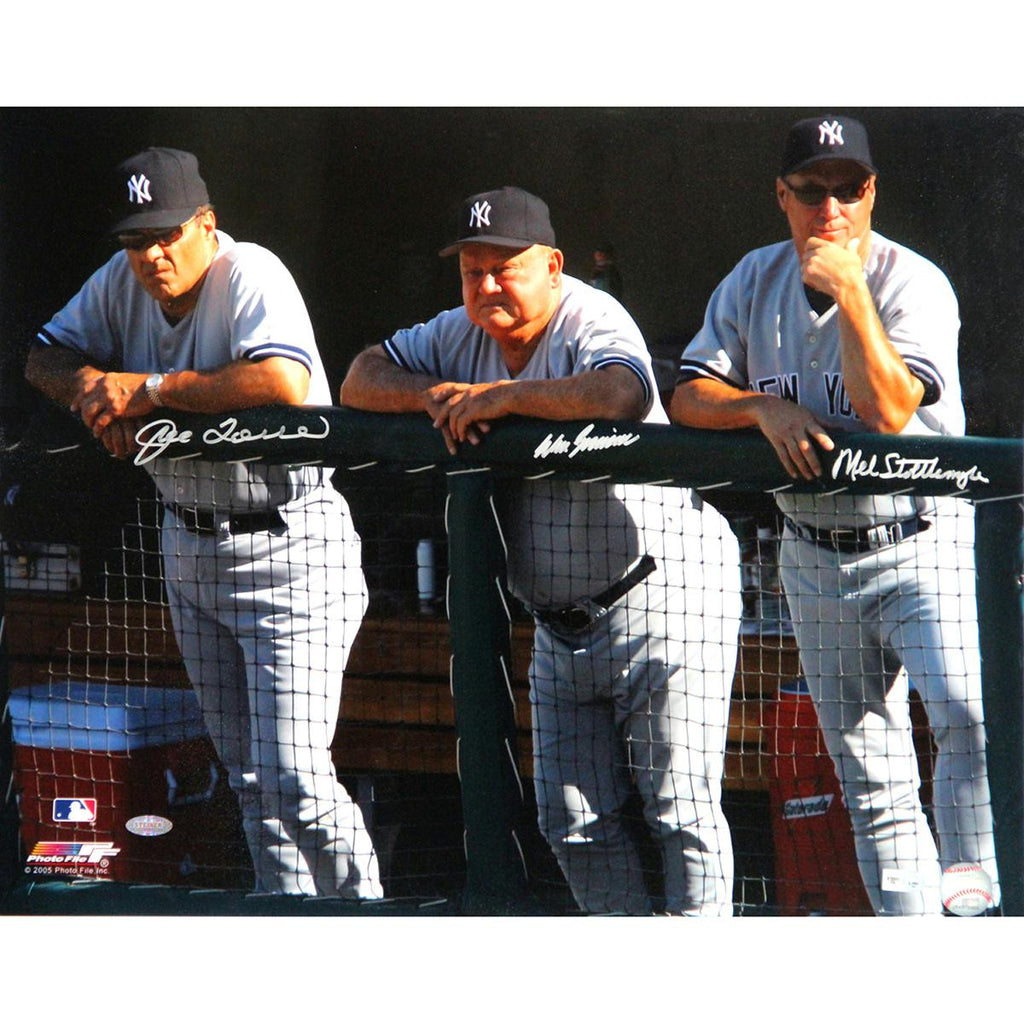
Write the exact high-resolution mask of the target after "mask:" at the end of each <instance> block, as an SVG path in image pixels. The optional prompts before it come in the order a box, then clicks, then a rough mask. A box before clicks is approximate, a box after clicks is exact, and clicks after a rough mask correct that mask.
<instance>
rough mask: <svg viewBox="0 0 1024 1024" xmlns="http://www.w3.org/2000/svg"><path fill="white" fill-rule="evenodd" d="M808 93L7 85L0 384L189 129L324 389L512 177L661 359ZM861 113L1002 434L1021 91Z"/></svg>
mask: <svg viewBox="0 0 1024 1024" xmlns="http://www.w3.org/2000/svg"><path fill="white" fill-rule="evenodd" d="M824 112H825V110H824V109H822V108H815V109H806V108H800V109H797V108H762V107H752V108H638V107H630V108H590V107H571V108H549V107H543V108H527V109H513V108H510V107H499V108H484V107H479V108H455V107H443V108H396V107H389V108H369V107H356V108H316V107H302V108H277V107H273V108H259V109H250V108H156V109H148V108H126V109H114V108H101V107H88V108H80V107H75V108H66V109H57V108H23V109H18V108H13V109H12V108H8V109H6V110H4V111H2V112H0V248H2V251H0V274H2V277H0V330H2V335H0V337H2V340H3V361H2V363H0V374H2V388H0V402H2V404H3V406H4V407H5V408H6V409H8V410H10V409H11V407H18V406H19V405H20V404H23V403H25V402H28V401H30V400H31V399H30V397H29V396H26V394H25V389H24V387H23V385H22V383H21V381H20V374H21V366H20V360H21V359H22V357H23V353H24V348H25V346H26V345H27V343H28V340H29V339H30V338H31V337H32V336H33V335H34V333H35V330H36V329H37V328H38V327H39V326H40V325H41V324H42V323H43V322H45V320H47V319H48V318H49V316H50V315H51V314H52V313H53V312H55V311H56V310H57V309H58V308H60V307H61V306H62V305H63V304H64V303H65V302H66V301H67V300H68V299H69V298H70V297H71V295H72V294H73V293H74V292H75V291H76V290H77V288H78V287H79V285H80V284H81V283H82V281H84V279H85V277H86V276H87V275H88V273H90V272H91V271H92V270H93V269H94V268H95V267H97V266H98V265H99V264H100V263H101V262H103V261H104V260H105V259H106V258H107V257H108V256H109V255H110V253H111V252H112V251H113V250H112V247H111V243H110V242H109V240H108V239H107V238H106V237H105V235H104V230H105V227H106V224H107V218H106V216H105V213H104V209H105V196H106V194H107V192H108V190H109V188H110V182H111V178H110V172H111V169H112V168H113V167H114V165H116V164H117V162H118V161H119V160H121V159H122V158H123V157H125V156H128V155H130V154H131V153H134V152H136V151H138V150H140V149H142V148H144V147H146V146H149V145H169V146H176V147H179V148H182V149H188V150H191V151H193V152H194V153H196V154H197V155H198V157H199V161H200V167H201V169H202V172H203V175H204V177H205V179H206V181H207V184H208V186H209V189H210V194H211V197H212V199H213V201H214V203H215V205H216V207H217V211H218V218H219V224H220V226H221V227H222V228H223V229H224V230H226V231H227V232H228V233H229V234H231V235H233V236H234V237H235V238H237V239H239V240H246V241H256V242H260V243H262V244H264V245H266V246H267V247H268V248H270V249H272V250H273V251H275V252H276V253H277V254H278V255H279V256H280V257H281V258H282V259H283V260H284V262H285V263H286V264H287V265H288V267H289V268H290V269H291V271H292V273H293V274H294V275H295V278H296V280H297V281H298V283H299V286H300V288H301V290H302V292H303V294H304V296H305V298H306V302H307V304H308V306H309V310H310V314H311V316H312V318H313V323H314V326H315V328H316V332H317V338H318V341H319V344H320V348H321V351H322V353H323V356H324V360H325V363H326V365H327V370H328V374H329V376H330V379H331V385H332V390H333V392H334V394H335V395H336V394H337V387H338V385H339V384H340V382H341V379H342V377H343V376H344V373H345V370H346V368H347V366H348V364H349V362H350V360H351V359H352V357H353V356H354V355H355V353H356V352H358V351H359V350H360V349H361V348H362V347H364V346H365V345H368V344H371V343H374V342H378V341H381V340H383V339H384V338H385V337H387V336H388V335H389V334H390V333H392V332H393V331H394V330H395V329H397V328H399V327H402V326H406V325H408V324H410V323H414V322H416V321H418V320H423V319H426V318H428V317H430V316H431V315H432V314H433V313H435V312H437V311H438V310H440V309H442V308H447V307H449V306H452V305H458V304H459V302H460V298H459V290H458V280H457V274H456V268H455V264H454V262H453V261H451V260H441V259H439V258H438V257H437V255H436V253H437V250H438V249H439V248H440V247H441V246H442V245H443V244H444V243H446V242H448V241H450V239H451V236H452V232H453V230H454V223H455V211H456V210H457V207H458V203H459V201H460V200H461V199H462V198H464V197H465V196H466V195H468V194H470V193H473V192H477V191H482V190H484V189H488V188H494V187H497V186H499V185H503V184H517V185H520V186H522V187H524V188H527V189H529V190H531V191H533V192H536V193H537V194H539V195H541V196H542V197H543V198H544V199H546V200H547V202H548V204H549V205H550V207H551V211H552V220H553V222H554V225H555V230H556V233H557V235H558V239H559V244H560V247H561V248H562V249H563V251H564V252H565V255H566V269H567V272H568V273H570V274H573V275H576V276H579V277H583V278H586V277H587V276H588V274H589V272H590V268H591V254H592V252H593V250H594V249H595V248H597V247H599V246H603V245H612V246H614V247H615V248H616V251H617V253H618V258H619V264H620V267H621V270H622V274H623V277H624V279H625V285H626V293H625V304H626V305H627V307H628V308H629V309H630V311H631V312H632V314H633V315H634V317H635V318H636V320H637V322H638V323H639V325H640V327H641V329H642V330H643V332H644V335H645V337H646V338H647V340H648V343H649V345H650V347H651V349H652V351H653V352H654V353H655V355H656V356H657V357H659V360H660V366H661V367H662V368H663V369H664V368H665V367H671V364H672V361H674V359H675V357H676V356H677V355H678V352H679V351H680V349H681V348H682V346H683V345H684V344H685V342H686V341H687V340H688V339H689V338H690V337H691V336H692V335H693V333H694V332H695V331H696V330H697V328H698V327H699V326H700V322H701V319H702V316H703V310H704V306H705V304H706V302H707V299H708V297H709V295H710V293H711V291H712V290H713V288H714V287H715V285H716V284H717V283H718V281H719V280H720V279H721V278H722V276H723V275H724V274H725V273H727V272H728V270H729V269H730V268H731V267H732V266H733V264H734V263H735V262H736V261H737V260H738V259H739V258H740V256H742V255H743V254H744V253H745V252H747V251H748V250H749V249H751V248H753V247H755V246H759V245H764V244H767V243H770V242H774V241H778V240H780V239H782V238H785V237H786V236H787V228H786V223H785V219H784V217H783V215H782V214H781V212H780V211H779V210H778V208H777V206H776V204H775V198H774V191H773V187H774V178H775V174H776V171H777V164H778V158H779V153H780V150H781V144H782V140H783V137H784V135H785V132H786V130H787V129H788V127H789V125H790V124H791V123H792V122H793V121H795V120H796V119H798V118H800V117H805V116H817V115H818V114H822V113H824ZM840 113H844V114H849V115H853V116H857V117H860V118H861V119H862V120H863V121H864V122H865V123H866V124H867V125H868V128H869V131H870V133H871V136H872V144H873V150H874V156H875V161H876V163H877V165H878V166H879V168H880V175H879V184H878V202H877V204H876V207H875V215H874V227H875V228H876V230H878V231H879V232H881V233H882V234H884V235H887V236H888V237H890V238H892V239H894V240H895V241H899V242H902V243H904V244H906V245H909V246H910V247H911V248H913V249H916V250H917V251H919V252H920V253H922V254H923V255H925V256H927V257H928V258H930V259H932V260H933V261H935V262H936V263H938V264H939V266H940V267H942V269H943V270H945V271H946V273H947V274H948V275H949V277H950V279H951V281H952V282H953V286H954V288H955V289H956V291H957V294H958V297H959V300H960V309H961V319H962V321H963V327H962V329H961V338H960V362H961V375H962V380H963V384H964V390H965V404H966V406H967V411H968V433H971V434H976V435H988V436H1004V437H1020V436H1021V432H1022V415H1021V414H1022V403H1021V398H1020V388H1019V383H1018V382H1019V378H1020V368H1021V357H1022V354H1024V351H1022V349H1024V347H1022V345H1021V331H1022V328H1021V323H1022V312H1024V311H1022V304H1024V260H1022V255H1024V253H1022V249H1024V246H1022V237H1024V236H1022V225H1024V188H1022V186H1024V109H1022V108H980V109H979V108H881V107H874V108H863V109H857V108H844V109H843V110H841V111H840Z"/></svg>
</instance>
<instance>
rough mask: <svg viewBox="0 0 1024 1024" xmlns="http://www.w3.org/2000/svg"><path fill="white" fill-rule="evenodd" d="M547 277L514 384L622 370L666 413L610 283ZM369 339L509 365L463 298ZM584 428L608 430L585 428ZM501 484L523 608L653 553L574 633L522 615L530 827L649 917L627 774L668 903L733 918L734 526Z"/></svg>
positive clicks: (670, 498) (479, 377)
mask: <svg viewBox="0 0 1024 1024" xmlns="http://www.w3.org/2000/svg"><path fill="white" fill-rule="evenodd" d="M562 280H563V295H562V300H561V303H560V305H559V307H558V309H557V311H556V313H555V315H554V316H553V318H552V319H551V321H550V322H549V324H548V326H547V328H546V330H545V332H544V335H543V337H542V339H541V341H540V344H539V347H538V348H537V350H536V351H535V352H534V354H533V356H532V358H531V360H530V362H529V364H528V365H527V366H526V368H525V369H524V370H523V372H522V373H521V374H520V375H519V379H529V380H551V379H556V378H564V377H570V376H574V375H576V374H582V373H588V372H590V371H593V370H599V369H600V368H601V367H605V366H610V365H621V366H625V367H628V368H629V369H630V370H632V371H633V372H634V373H635V374H636V376H637V379H638V380H639V381H640V383H641V385H642V386H643V388H644V393H645V396H646V402H645V409H646V412H645V421H646V422H657V423H663V422H665V420H666V417H665V414H664V410H663V409H662V408H661V405H660V401H659V399H658V397H657V392H656V389H655V381H654V374H653V371H652V367H651V362H650V358H649V356H648V353H647V347H646V345H645V344H644V341H643V338H642V336H641V334H640V331H639V329H638V328H637V326H636V324H635V323H634V322H633V320H632V319H631V318H630V317H629V315H628V314H627V313H626V311H625V310H624V309H623V308H622V306H621V305H619V303H618V302H617V301H616V300H615V299H614V298H612V297H611V296H610V295H608V294H606V293H603V292H600V291H597V290H596V289H594V288H592V287H590V286H589V285H586V284H584V283H582V282H580V281H577V280H575V279H573V278H571V277H567V276H564V275H563V278H562ZM384 347H385V349H386V351H387V352H388V353H389V354H390V356H391V358H392V359H394V360H395V361H396V362H397V363H398V364H399V365H401V366H404V367H406V368H407V369H409V370H411V371H416V372H421V373H428V374H433V375H435V376H437V377H440V378H442V379H445V380H455V381H460V382H481V381H492V380H504V379H507V378H508V376H509V372H508V368H507V367H506V366H505V364H504V361H503V360H502V358H501V354H500V351H499V349H498V346H497V344H496V343H495V342H494V341H493V340H492V339H490V338H489V337H488V336H487V335H486V334H485V333H484V332H483V331H482V330H481V329H480V328H478V327H475V326H474V325H473V324H472V323H471V322H470V321H469V319H468V318H467V316H466V313H465V311H464V310H463V309H461V308H460V309H455V310H450V311H448V312H445V313H442V314H440V315H439V316H438V317H436V318H435V319H434V320H431V321H430V322H429V323H427V324H420V325H418V326H416V327H413V328H411V329H409V330H406V331H400V332H399V333H398V334H396V335H395V336H394V337H392V338H391V339H390V340H389V341H387V342H385V345H384ZM594 432H595V433H600V434H601V435H605V434H607V433H608V431H607V430H606V429H604V428H602V427H601V426H600V425H599V424H595V431H594ZM555 436H556V437H557V431H555ZM566 440H567V441H569V444H570V446H571V445H573V444H574V443H575V438H566ZM544 466H545V464H544V463H543V461H538V471H539V472H543V470H544ZM512 490H513V493H512V494H511V495H510V498H509V501H508V504H507V505H506V506H505V507H504V509H503V514H502V516H501V518H502V522H503V527H504V532H505V536H506V539H507V541H508V544H507V548H508V556H509V580H510V586H511V588H512V590H513V592H514V593H515V594H516V595H517V596H518V597H520V599H521V600H523V601H524V603H526V605H527V606H528V607H530V608H531V609H534V610H535V611H536V610H543V609H551V608H561V607H564V606H566V605H569V604H576V603H577V602H582V603H584V604H586V603H588V602H587V599H589V598H592V597H596V596H598V595H599V594H600V593H601V592H602V591H604V590H605V589H606V588H607V587H608V586H609V584H611V583H613V582H615V581H617V580H618V579H620V578H621V577H622V576H623V575H624V574H625V573H626V571H627V569H629V567H630V566H631V565H633V564H634V563H636V562H637V561H638V560H639V558H640V557H641V556H642V555H644V554H649V555H652V556H654V558H655V561H656V564H657V568H656V569H655V571H653V572H652V573H651V574H650V575H649V576H647V577H646V578H645V579H643V580H642V581H641V582H639V583H638V584H636V585H635V586H633V587H632V588H631V589H630V590H629V591H628V592H627V593H626V594H624V595H623V596H621V597H620V598H619V599H618V600H616V601H614V602H613V603H612V604H611V606H610V607H609V608H608V609H607V610H603V609H602V610H595V609H593V607H592V606H591V608H590V610H591V615H592V617H591V620H590V622H589V624H588V625H586V626H584V627H581V628H579V629H566V628H561V627H559V626H555V625H551V624H550V622H549V621H548V622H546V621H544V620H543V619H542V618H538V619H537V626H536V632H535V636H534V651H533V659H532V662H531V666H530V694H531V702H532V707H533V747H534V784H535V788H536V793H537V805H538V812H539V821H540V827H541V831H542V832H543V834H544V835H545V837H546V838H547V840H548V843H549V844H550V845H551V848H552V850H553V851H554V854H555V856H556V858H557V860H558V863H559V865H560V866H561V868H562V871H563V873H564V874H565V876H566V878H567V880H568V881H569V885H570V887H571V889H572V892H573V895H574V896H575V898H576V900H577V902H578V903H579V905H580V906H581V907H582V908H584V909H585V910H588V911H591V912H595V913H604V912H617V913H628V914H642V913H646V912H649V911H650V909H651V903H650V897H649V894H648V889H647V885H646V882H645V880H644V873H643V870H642V867H641V862H640V858H639V853H638V850H637V849H636V846H635V843H634V841H633V839H632V838H631V837H630V835H629V833H628V829H627V828H625V826H624V823H623V821H622V815H621V811H622V807H623V804H624V803H625V801H626V799H627V797H628V795H629V792H630V787H631V786H635V788H636V790H637V791H638V792H639V793H640V795H641V797H642V799H643V801H644V805H645V808H646V815H645V817H646V820H647V823H648V827H649V828H650V829H651V831H652V833H653V834H654V835H655V836H656V837H657V843H658V846H659V849H660V850H661V851H662V855H663V866H664V876H665V886H664V888H665V906H666V909H667V910H668V911H669V912H672V913H680V914H700V915H727V914H730V913H731V912H732V874H733V862H732V846H731V842H730V838H729V826H728V822H727V821H726V819H725V816H724V815H723V813H722V808H721V778H722V771H723V765H724V756H725V739H726V729H727V725H728V706H729V695H730V693H731V689H732V679H733V671H734V667H735V660H736V638H737V633H738V627H739V613H740V603H739V589H740V588H739V571H738V551H737V547H736V542H735V538H734V537H733V535H732V533H731V531H730V530H729V528H728V526H727V525H726V524H725V523H724V520H723V519H722V518H721V517H720V516H719V515H718V513H717V512H715V510H714V509H712V508H711V507H710V506H705V505H702V503H701V502H700V501H699V499H696V498H695V497H694V496H693V495H691V494H690V492H689V491H681V490H680V489H678V488H673V487H653V486H641V485H627V486H622V485H611V484H608V483H592V484H586V483H582V482H575V481H565V480H553V479H540V480H532V481H524V482H523V483H522V484H517V485H516V486H515V487H514V488H513V489H512ZM626 765H629V766H631V768H628V769H627V768H626V767H625V766H626Z"/></svg>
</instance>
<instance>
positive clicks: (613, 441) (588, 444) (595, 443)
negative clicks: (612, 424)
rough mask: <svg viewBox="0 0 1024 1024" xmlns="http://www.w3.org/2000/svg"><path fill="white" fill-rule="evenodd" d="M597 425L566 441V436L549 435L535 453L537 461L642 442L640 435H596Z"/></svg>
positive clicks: (586, 427) (590, 425) (589, 426)
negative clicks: (551, 456) (552, 456)
mask: <svg viewBox="0 0 1024 1024" xmlns="http://www.w3.org/2000/svg"><path fill="white" fill-rule="evenodd" d="M594 430H595V425H594V424H593V423H588V424H587V425H586V426H585V427H584V428H583V429H582V430H581V431H580V432H579V433H578V434H577V435H576V436H575V437H574V438H573V439H572V441H568V440H566V437H565V434H559V435H558V437H555V436H554V434H548V436H547V437H545V438H544V440H543V441H541V443H540V444H539V445H537V447H536V448H535V449H534V451H533V457H534V458H535V459H546V458H547V457H548V456H549V455H568V457H569V458H570V459H572V458H575V457H576V456H577V455H579V453H580V452H596V451H603V450H604V449H606V448H626V447H628V446H629V445H631V444H636V443H637V441H639V440H640V435H639V434H598V435H595V434H594Z"/></svg>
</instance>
